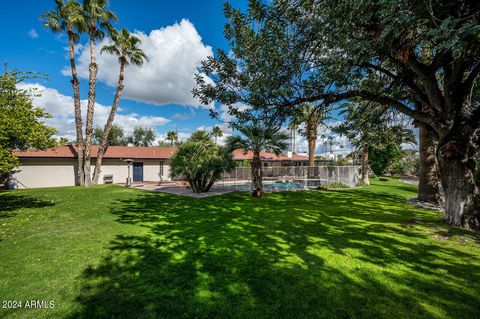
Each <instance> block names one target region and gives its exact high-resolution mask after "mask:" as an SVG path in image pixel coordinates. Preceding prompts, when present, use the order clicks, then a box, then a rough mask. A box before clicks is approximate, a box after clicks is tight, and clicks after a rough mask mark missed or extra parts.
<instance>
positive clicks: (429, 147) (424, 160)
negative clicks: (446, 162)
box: [417, 125, 440, 203]
mask: <svg viewBox="0 0 480 319" xmlns="http://www.w3.org/2000/svg"><path fill="white" fill-rule="evenodd" d="M418 131H419V155H420V167H419V170H418V196H417V199H418V200H421V201H424V202H429V203H438V201H439V199H440V196H439V189H438V178H437V175H438V174H437V164H436V158H435V155H436V151H435V146H434V143H433V138H432V134H431V132H430V131H429V130H428V128H426V127H424V126H423V125H419V128H418Z"/></svg>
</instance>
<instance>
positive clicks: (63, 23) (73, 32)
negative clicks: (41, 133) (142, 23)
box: [41, 0, 85, 185]
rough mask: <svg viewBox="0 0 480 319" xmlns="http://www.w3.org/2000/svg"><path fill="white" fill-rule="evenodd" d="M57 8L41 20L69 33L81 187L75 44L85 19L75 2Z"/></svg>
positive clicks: (59, 3)
mask: <svg viewBox="0 0 480 319" xmlns="http://www.w3.org/2000/svg"><path fill="white" fill-rule="evenodd" d="M55 3H56V8H55V9H53V10H52V11H49V12H47V13H44V14H43V15H42V16H41V19H42V20H43V21H44V25H45V26H46V27H47V28H49V29H50V30H51V31H52V32H54V33H57V32H67V35H68V44H69V53H70V69H71V72H72V81H71V82H72V88H73V107H74V110H75V128H76V133H77V148H78V155H77V156H78V178H79V183H80V185H83V184H84V181H85V174H84V170H83V133H82V129H83V123H82V111H81V106H80V82H79V81H78V75H77V68H76V65H75V43H76V42H77V41H78V40H79V38H80V34H81V33H82V32H84V31H85V17H84V15H83V11H82V6H81V5H80V4H79V3H78V2H77V1H75V0H67V1H66V2H64V1H63V0H55Z"/></svg>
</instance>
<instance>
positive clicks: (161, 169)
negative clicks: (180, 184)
mask: <svg viewBox="0 0 480 319" xmlns="http://www.w3.org/2000/svg"><path fill="white" fill-rule="evenodd" d="M160 176H163V162H160Z"/></svg>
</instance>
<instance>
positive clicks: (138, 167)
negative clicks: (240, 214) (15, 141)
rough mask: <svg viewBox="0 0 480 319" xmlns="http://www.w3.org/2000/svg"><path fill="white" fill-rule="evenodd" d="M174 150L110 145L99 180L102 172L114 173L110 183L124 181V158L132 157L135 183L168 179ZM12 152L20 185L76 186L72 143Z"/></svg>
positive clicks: (96, 148)
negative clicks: (18, 163) (17, 161)
mask: <svg viewBox="0 0 480 319" xmlns="http://www.w3.org/2000/svg"><path fill="white" fill-rule="evenodd" d="M175 149H176V148H175V147H134V146H109V147H108V148H107V150H106V152H105V155H104V157H103V161H102V172H101V174H100V178H99V183H100V184H103V183H104V177H105V175H113V183H125V181H126V179H127V177H128V166H127V163H126V162H125V161H124V160H125V159H132V160H133V165H132V168H131V170H130V174H131V175H130V176H131V177H132V180H133V181H134V182H143V181H157V182H158V181H160V180H163V181H165V180H169V179H170V169H169V168H170V166H169V160H170V157H171V156H172V154H173V152H175ZM97 151H98V146H92V161H91V165H92V168H91V171H92V173H93V171H94V169H95V157H96V154H97ZM14 155H15V156H17V157H18V159H19V160H20V163H21V165H20V167H19V169H18V172H16V173H15V175H14V176H15V178H16V179H17V180H18V182H19V183H18V187H19V188H36V187H56V186H74V185H78V174H77V171H78V161H77V148H76V147H75V146H73V145H63V146H58V147H56V148H54V149H47V150H28V151H14Z"/></svg>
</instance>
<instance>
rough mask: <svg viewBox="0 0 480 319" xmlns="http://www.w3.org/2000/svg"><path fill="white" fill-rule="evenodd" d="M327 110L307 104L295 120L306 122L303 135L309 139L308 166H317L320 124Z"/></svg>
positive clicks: (298, 122) (299, 122)
mask: <svg viewBox="0 0 480 319" xmlns="http://www.w3.org/2000/svg"><path fill="white" fill-rule="evenodd" d="M325 119H326V118H325V110H324V109H323V108H321V107H320V106H313V105H312V104H306V105H304V106H303V107H302V112H301V113H300V114H298V115H297V117H296V118H295V122H296V123H297V125H298V124H301V123H303V124H305V128H304V129H303V130H302V133H303V135H304V136H305V137H306V138H307V141H308V166H310V167H312V166H315V149H316V144H317V137H318V126H319V125H320V124H321V123H322V122H323V121H324V120H325Z"/></svg>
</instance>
